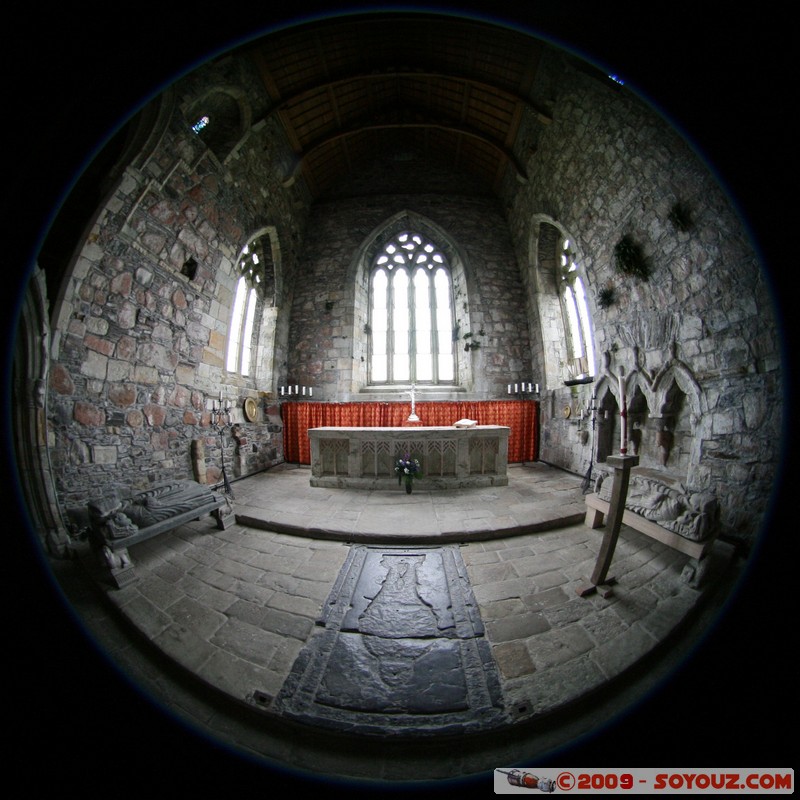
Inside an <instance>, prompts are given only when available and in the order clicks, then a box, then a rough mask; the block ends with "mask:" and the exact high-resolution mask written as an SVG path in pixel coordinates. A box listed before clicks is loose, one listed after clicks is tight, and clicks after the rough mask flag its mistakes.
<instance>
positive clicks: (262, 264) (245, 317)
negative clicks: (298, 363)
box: [225, 234, 274, 377]
mask: <svg viewBox="0 0 800 800" xmlns="http://www.w3.org/2000/svg"><path fill="white" fill-rule="evenodd" d="M237 266H238V270H239V279H238V281H237V282H236V293H235V295H234V298H233V307H232V309H231V322H230V326H229V327H228V350H227V354H226V358H225V368H226V369H227V371H228V372H232V373H238V374H239V375H242V376H245V377H246V376H248V375H250V369H251V365H252V358H253V351H254V343H255V340H254V335H256V336H257V332H256V324H257V321H258V317H259V316H260V311H261V309H263V306H264V300H265V298H266V299H267V300H269V299H270V298H271V296H272V292H273V291H274V285H273V284H274V268H273V264H272V241H271V239H270V236H269V235H268V234H263V235H261V236H257V237H255V238H254V239H252V240H251V241H250V242H248V244H247V245H246V246H245V247H244V249H243V250H242V253H241V255H240V257H239V261H238V263H237Z"/></svg>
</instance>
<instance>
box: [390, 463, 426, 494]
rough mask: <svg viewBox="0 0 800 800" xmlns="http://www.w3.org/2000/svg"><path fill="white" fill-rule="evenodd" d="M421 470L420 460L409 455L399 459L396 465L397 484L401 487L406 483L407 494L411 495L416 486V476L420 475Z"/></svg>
mask: <svg viewBox="0 0 800 800" xmlns="http://www.w3.org/2000/svg"><path fill="white" fill-rule="evenodd" d="M420 469H421V466H420V463H419V460H418V459H416V458H411V455H410V454H409V453H406V454H405V455H404V456H403V457H402V458H398V459H397V463H396V464H395V465H394V471H395V472H396V473H397V484H398V486H399V485H400V484H401V483H403V482H404V481H405V484H406V494H411V487H412V486H413V485H414V476H415V475H418V474H419V472H420Z"/></svg>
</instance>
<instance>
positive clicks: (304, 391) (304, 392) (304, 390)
mask: <svg viewBox="0 0 800 800" xmlns="http://www.w3.org/2000/svg"><path fill="white" fill-rule="evenodd" d="M305 396H306V387H305V386H304V387H303V397H305Z"/></svg>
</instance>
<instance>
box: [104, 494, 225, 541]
mask: <svg viewBox="0 0 800 800" xmlns="http://www.w3.org/2000/svg"><path fill="white" fill-rule="evenodd" d="M213 499H214V495H213V493H212V491H211V489H210V488H208V487H206V486H201V485H200V484H198V483H195V482H194V481H173V482H170V483H165V484H161V485H160V486H155V487H153V488H152V489H148V490H147V491H145V492H142V493H141V494H137V495H135V496H134V497H131V498H129V499H127V500H121V499H120V498H119V496H118V495H117V493H116V491H112V492H111V493H110V494H109V496H108V497H105V498H103V499H101V500H95V501H93V502H91V503H89V520H90V522H91V524H92V527H93V528H95V529H96V530H102V531H103V533H104V535H105V536H106V538H107V539H111V540H114V539H123V538H126V537H127V536H131V535H133V534H134V533H136V531H137V530H139V529H141V528H148V527H151V526H153V525H156V524H158V523H159V522H164V521H166V520H169V519H171V518H172V517H175V516H177V515H178V514H183V513H186V512H188V511H193V510H194V509H196V508H198V507H200V506H203V505H206V504H208V503H209V502H210V501H212V500H213Z"/></svg>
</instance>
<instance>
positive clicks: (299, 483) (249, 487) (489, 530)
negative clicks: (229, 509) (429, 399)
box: [232, 461, 586, 544]
mask: <svg viewBox="0 0 800 800" xmlns="http://www.w3.org/2000/svg"><path fill="white" fill-rule="evenodd" d="M310 478H311V469H310V468H309V467H304V466H298V465H291V464H281V465H279V466H277V467H273V468H272V469H270V470H267V471H266V472H263V473H261V474H259V475H255V476H250V477H248V478H246V479H245V480H242V481H238V482H234V484H233V487H232V488H233V493H234V500H233V504H234V508H235V512H236V521H237V522H238V524H239V525H245V526H250V527H253V528H259V529H263V530H271V531H276V532H278V533H285V534H289V535H298V536H303V537H304V538H309V537H310V538H318V539H331V540H336V541H347V542H359V543H379V544H388V543H391V542H397V541H402V542H403V543H408V542H409V541H411V542H415V543H417V544H442V543H448V542H463V541H481V540H488V539H495V538H501V537H507V536H517V535H522V534H529V533H536V532H538V531H547V530H553V529H555V528H560V527H564V526H567V525H572V524H575V523H578V522H581V521H583V519H584V515H585V512H586V506H585V503H584V495H583V492H582V489H581V484H582V481H583V478H582V477H579V476H576V475H573V474H571V473H568V472H565V471H563V470H561V469H558V468H556V467H553V466H550V465H548V464H545V463H543V462H540V461H537V462H529V463H525V464H511V465H509V467H508V485H507V486H489V487H470V488H464V489H434V488H426V486H425V478H421V479H418V480H415V482H414V488H413V492H412V493H411V494H406V492H405V487H403V486H399V485H395V487H394V488H391V489H341V488H327V487H319V486H311V485H310Z"/></svg>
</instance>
